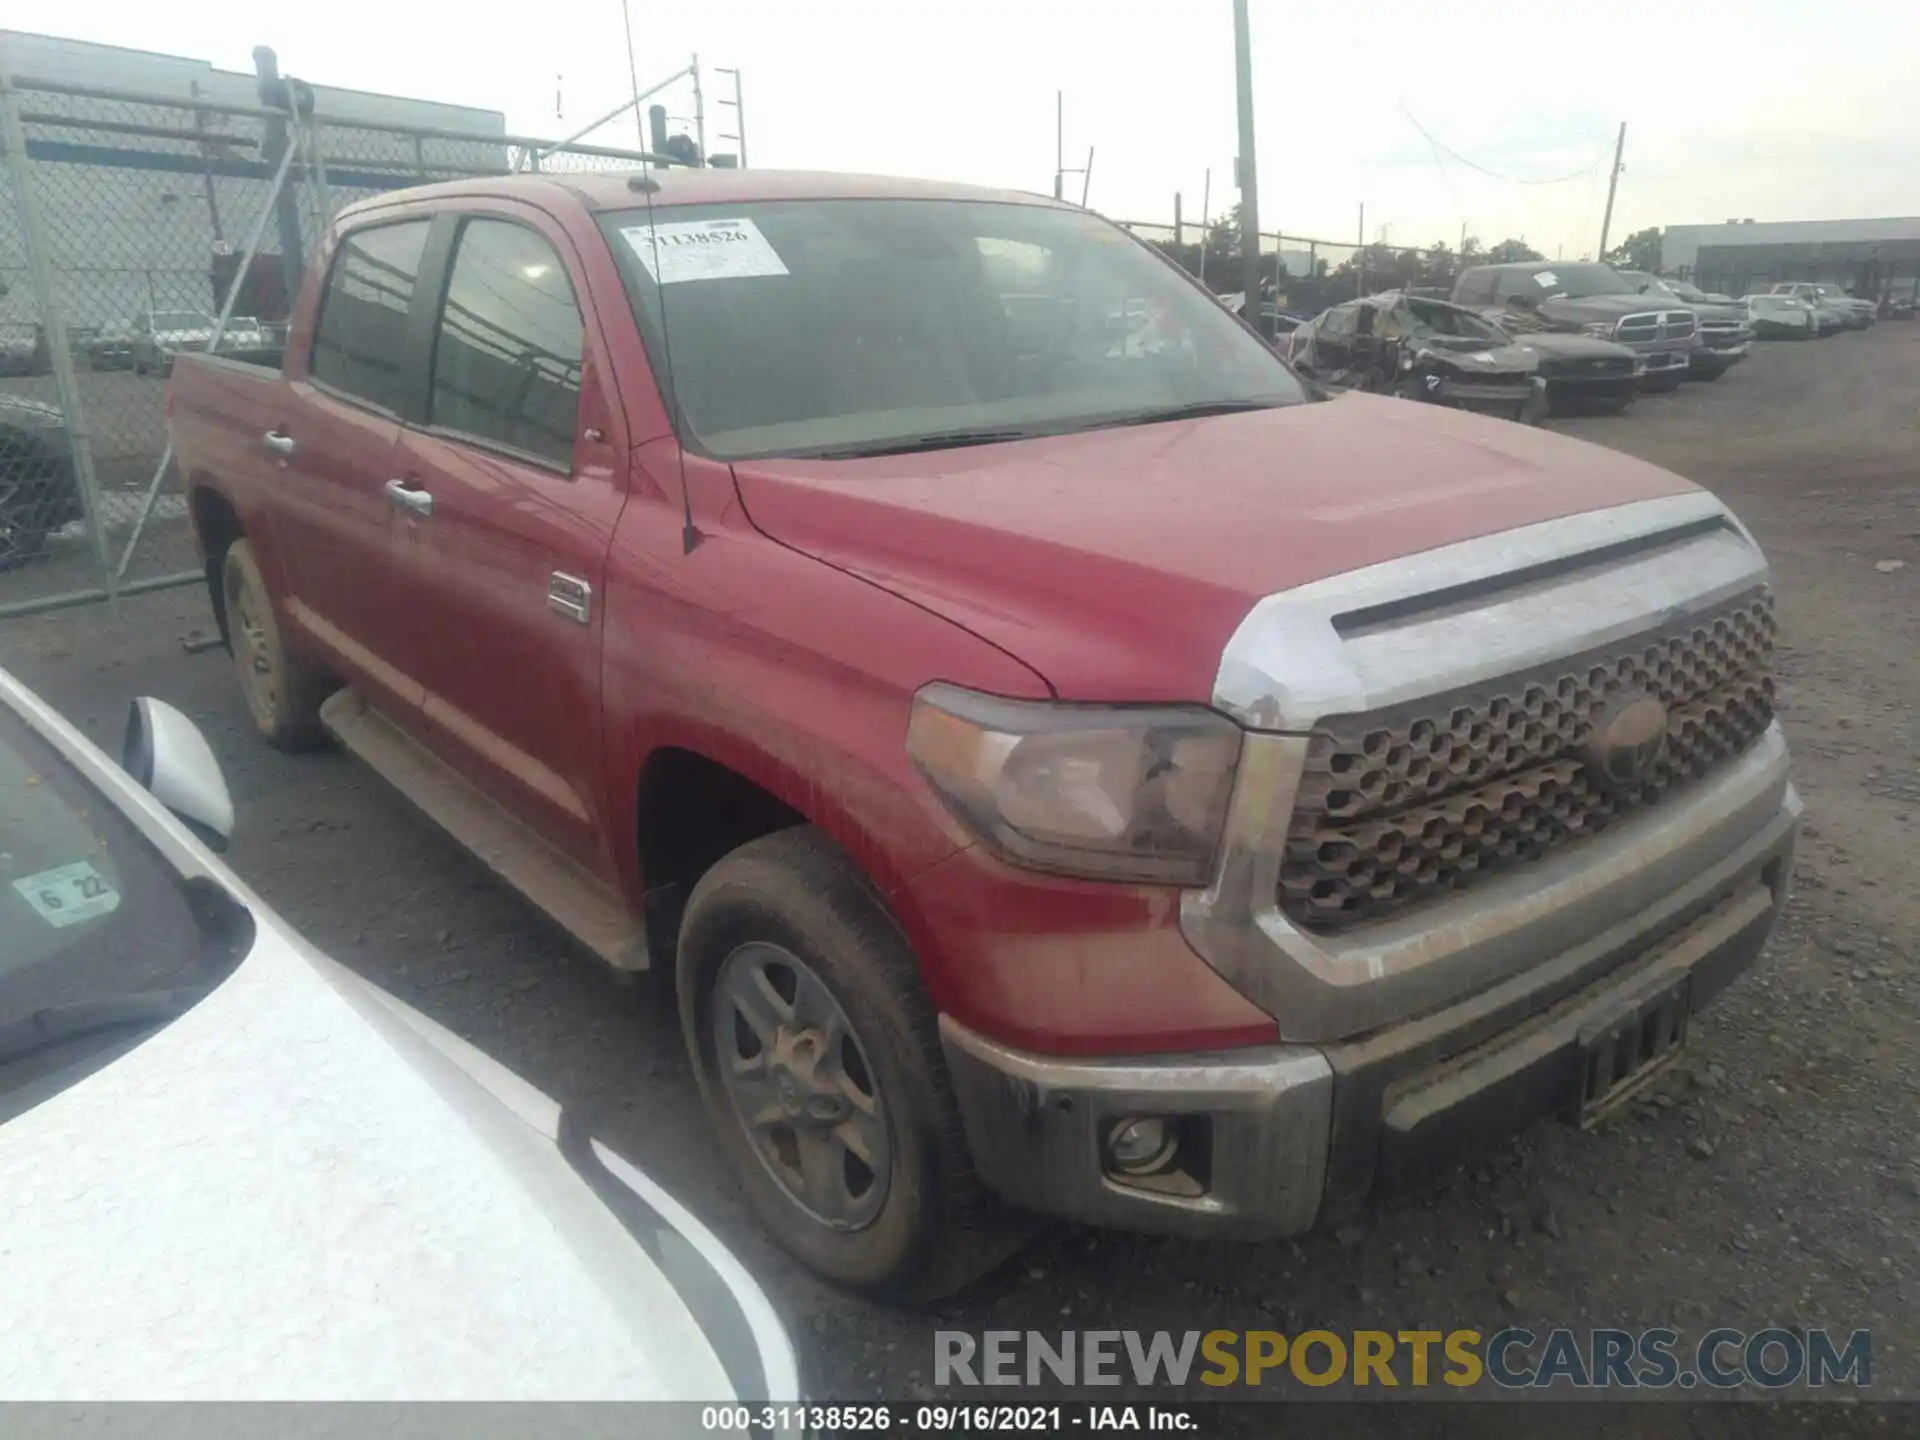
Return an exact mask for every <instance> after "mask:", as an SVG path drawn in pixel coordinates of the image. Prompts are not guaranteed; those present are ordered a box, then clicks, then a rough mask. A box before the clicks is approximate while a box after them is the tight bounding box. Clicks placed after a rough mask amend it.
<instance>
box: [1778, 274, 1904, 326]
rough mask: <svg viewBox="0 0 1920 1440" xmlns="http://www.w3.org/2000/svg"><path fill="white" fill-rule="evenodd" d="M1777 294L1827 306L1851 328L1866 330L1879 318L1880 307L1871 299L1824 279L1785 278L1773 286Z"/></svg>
mask: <svg viewBox="0 0 1920 1440" xmlns="http://www.w3.org/2000/svg"><path fill="white" fill-rule="evenodd" d="M1772 293H1773V294H1775V295H1798V296H1799V297H1800V298H1801V299H1803V300H1806V301H1809V302H1812V303H1815V304H1819V305H1824V306H1826V307H1827V308H1828V309H1829V310H1835V311H1838V312H1839V313H1840V314H1841V315H1843V316H1845V317H1846V318H1847V324H1848V326H1849V328H1851V329H1855V330H1865V329H1866V328H1867V327H1868V326H1869V325H1871V324H1873V322H1874V320H1875V319H1877V318H1878V316H1879V313H1880V307H1879V306H1878V305H1876V304H1874V302H1873V301H1871V300H1859V299H1856V298H1854V297H1853V296H1852V295H1849V294H1848V293H1847V292H1846V291H1845V290H1842V289H1841V288H1840V287H1839V286H1838V285H1831V284H1827V283H1825V282H1823V281H1806V280H1783V281H1782V282H1780V283H1779V284H1778V285H1775V286H1774V287H1773V291H1772Z"/></svg>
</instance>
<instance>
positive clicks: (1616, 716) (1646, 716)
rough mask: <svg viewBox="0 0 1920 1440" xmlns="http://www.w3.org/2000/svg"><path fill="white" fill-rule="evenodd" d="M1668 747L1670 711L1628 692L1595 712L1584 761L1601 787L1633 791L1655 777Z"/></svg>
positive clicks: (1648, 698)
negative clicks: (1656, 768) (1658, 764)
mask: <svg viewBox="0 0 1920 1440" xmlns="http://www.w3.org/2000/svg"><path fill="white" fill-rule="evenodd" d="M1666 745H1667V707H1666V706H1664V705H1662V704H1661V703H1660V702H1659V701H1658V700H1656V699H1654V698H1653V697H1652V696H1651V695H1641V694H1636V693H1633V692H1629V693H1627V694H1625V695H1616V696H1614V697H1613V698H1612V699H1610V700H1608V701H1607V702H1606V703H1605V704H1604V705H1602V706H1601V707H1600V708H1599V709H1598V710H1596V711H1595V712H1594V716H1593V731H1592V733H1591V734H1590V735H1589V736H1588V739H1587V743H1586V747H1585V753H1584V754H1583V756H1582V758H1583V759H1584V760H1585V761H1586V766H1587V769H1588V771H1589V772H1591V773H1592V775H1593V777H1594V778H1595V779H1596V780H1598V781H1599V782H1600V783H1601V784H1603V785H1605V786H1606V787H1607V788H1609V789H1612V790H1630V789H1632V788H1633V787H1634V786H1636V785H1639V784H1640V783H1641V782H1643V781H1645V780H1646V779H1647V778H1648V777H1649V776H1650V775H1652V773H1653V767H1654V765H1655V764H1656V763H1658V761H1659V759H1660V756H1661V753H1662V752H1663V751H1664V750H1665V749H1666Z"/></svg>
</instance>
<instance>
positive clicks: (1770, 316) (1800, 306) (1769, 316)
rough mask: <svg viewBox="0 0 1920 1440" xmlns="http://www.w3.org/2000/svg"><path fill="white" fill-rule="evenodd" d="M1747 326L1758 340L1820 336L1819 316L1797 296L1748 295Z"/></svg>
mask: <svg viewBox="0 0 1920 1440" xmlns="http://www.w3.org/2000/svg"><path fill="white" fill-rule="evenodd" d="M1745 304H1746V307H1747V323H1748V324H1749V325H1751V326H1752V327H1753V333H1754V334H1755V335H1757V336H1759V337H1760V338H1761V339H1762V340H1811V339H1813V338H1814V337H1815V336H1816V335H1818V334H1819V333H1820V315H1819V312H1818V311H1816V310H1815V309H1814V307H1813V306H1812V305H1810V304H1808V303H1807V302H1806V301H1805V300H1804V299H1802V298H1801V297H1800V296H1798V295H1748V296H1747V297H1745Z"/></svg>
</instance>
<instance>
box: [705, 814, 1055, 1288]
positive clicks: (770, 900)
mask: <svg viewBox="0 0 1920 1440" xmlns="http://www.w3.org/2000/svg"><path fill="white" fill-rule="evenodd" d="M676 978H677V981H678V989H679V995H680V1021H681V1030H682V1033H683V1035H684V1036H685V1039H686V1043H687V1048H688V1052H689V1053H690V1055H691V1056H692V1059H693V1064H694V1072H695V1075H696V1076H697V1078H698V1080H699V1082H700V1092H701V1096H702V1098H703V1099H704V1101H705V1103H706V1106H707V1111H708V1114H709V1116H710V1118H711V1119H712V1122H713V1125H714V1128H715V1131H716V1133H717V1134H718V1136H719V1138H720V1143H721V1147H722V1149H723V1151H724V1152H725V1154H726V1157H727V1160H728V1163H729V1164H730V1165H731V1166H732V1168H733V1171H734V1174H735V1175H736V1177H738V1179H739V1180H740V1182H741V1184H742V1185H743V1186H744V1187H745V1189H746V1191H747V1195H748V1198H749V1199H750V1200H751V1202H752V1204H753V1207H754V1210H755V1211H756V1212H757V1213H758V1215H759V1217H760V1219H761V1221H762V1223H763V1224H765V1225H766V1227H767V1229H768V1230H770V1231H771V1232H772V1233H773V1235H774V1238H775V1239H777V1240H778V1241H779V1242H780V1243H781V1244H782V1245H783V1246H785V1247H786V1249H787V1250H789V1251H790V1252H791V1253H792V1254H793V1255H794V1256H795V1257H797V1258H798V1259H799V1260H800V1261H801V1262H802V1263H804V1264H805V1265H807V1266H808V1267H810V1268H811V1269H813V1270H815V1271H817V1272H819V1273H820V1274H822V1275H824V1276H826V1277H827V1278H829V1279H831V1280H834V1281H837V1282H838V1283H840V1284H842V1285H846V1286H849V1287H851V1288H853V1289H856V1290H860V1291H864V1292H866V1293H869V1294H873V1295H878V1296H883V1297H886V1298H889V1299H893V1300H906V1301H923V1300H930V1299H934V1298H936V1297H938V1296H941V1295H944V1294H948V1293H950V1292H952V1291H954V1290H957V1289H959V1288H960V1287H961V1286H963V1285H965V1284H966V1283H967V1282H968V1281H970V1280H973V1279H975V1278H976V1277H978V1276H979V1275H981V1274H984V1273H985V1272H986V1271H987V1270H989V1269H991V1268H992V1267H993V1266H994V1265H995V1264H997V1263H998V1262H999V1261H1000V1260H1002V1259H1004V1258H1005V1257H1006V1256H1007V1255H1008V1254H1010V1253H1012V1251H1013V1250H1014V1249H1017V1248H1018V1246H1019V1244H1020V1242H1021V1240H1023V1239H1024V1238H1025V1236H1026V1233H1027V1232H1028V1230H1029V1229H1030V1227H1029V1226H1028V1225H1025V1224H1022V1223H1019V1222H1017V1221H1015V1220H1014V1219H1013V1217H1010V1216H1008V1215H1006V1214H1005V1213H1004V1212H1003V1211H1002V1210H1001V1209H1000V1207H998V1206H997V1205H996V1204H995V1203H994V1202H993V1201H992V1200H991V1198H990V1197H989V1196H988V1195H987V1194H986V1192H985V1191H984V1190H983V1189H982V1188H981V1186H980V1183H979V1181H978V1180H977V1179H976V1178H975V1176H974V1173H973V1166H972V1162H971V1160H970V1159H969V1156H968V1153H967V1148H966V1140H965V1137H964V1135H963V1134H962V1132H961V1128H960V1119H959V1111H958V1108H957V1106H956V1104H955V1102H954V1098H953V1088H952V1082H951V1081H950V1080H949V1079H948V1076H947V1071H946V1064H945V1060H944V1058H943V1055H942V1051H941V1044H940V1036H939V1030H938V1027H937V1023H936V1016H935V1013H934V1009H933V1005H932V1002H931V1001H930V1000H929V998H928V996H927V993H926V990H925V988H924V987H923V986H922V984H921V982H920V975H919V967H918V964H917V963H916V961H915V959H914V955H913V951H912V950H911V948H909V946H908V944H907V941H906V937H905V936H904V935H902V934H901V933H900V929H899V927H898V925H897V924H896V923H895V921H894V920H893V918H892V916H891V915H890V914H888V913H887V910H886V907H885V904H884V902H883V901H882V900H881V898H880V896H879V894H878V893H877V892H876V891H875V890H874V889H873V886H872V884H871V883H870V882H869V881H868V880H867V879H866V878H865V877H864V876H863V875H861V874H860V872H859V871H858V869H857V868H856V867H855V866H854V865H853V863H852V862H851V861H850V860H849V859H848V858H847V857H846V856H845V855H844V854H843V853H842V852H841V851H840V850H839V849H838V847H836V846H835V845H834V844H833V843H832V842H831V841H830V840H828V839H827V837H826V836H825V835H823V834H822V833H821V832H819V831H818V830H815V829H813V828H811V827H807V826H802V827H798V828H795V829H791V830H783V831H780V832H778V833H776V834H773V835H768V836H765V837H763V838H761V839H759V840H755V841H753V842H751V843H749V844H747V845H744V846H742V847H741V848H739V849H738V850H736V851H734V852H733V853H732V854H731V855H728V856H727V857H726V858H724V859H723V860H721V861H720V862H719V863H718V864H716V865H715V866H714V867H713V868H712V869H711V870H709V871H708V872H707V873H706V874H705V875H704V876H703V877H701V880H700V882H699V884H698V885H696V886H695V887H694V890H693V894H692V896H691V897H690V898H689V900H688V903H687V911H686V918H685V921H684V924H683V926H682V928H681V933H680V944H679V954H678V961H677V977H676Z"/></svg>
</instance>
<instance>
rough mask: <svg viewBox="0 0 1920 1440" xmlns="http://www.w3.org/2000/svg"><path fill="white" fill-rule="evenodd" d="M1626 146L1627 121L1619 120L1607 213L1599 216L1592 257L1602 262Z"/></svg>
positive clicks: (1603, 261)
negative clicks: (1598, 228) (1622, 155)
mask: <svg viewBox="0 0 1920 1440" xmlns="http://www.w3.org/2000/svg"><path fill="white" fill-rule="evenodd" d="M1626 148H1627V122H1626V121H1624V120H1622V121H1621V122H1620V138H1619V139H1618V140H1616V141H1614V142H1613V173H1612V174H1610V175H1608V176H1607V213H1606V214H1605V215H1603V216H1601V217H1600V249H1599V250H1598V251H1597V252H1596V253H1595V255H1594V257H1593V258H1594V259H1596V260H1598V261H1600V262H1601V263H1602V264H1604V263H1606V258H1607V231H1609V230H1611V229H1612V228H1613V192H1614V191H1615V190H1617V189H1618V188H1619V187H1620V156H1621V154H1622V152H1624V151H1625V150H1626Z"/></svg>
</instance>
